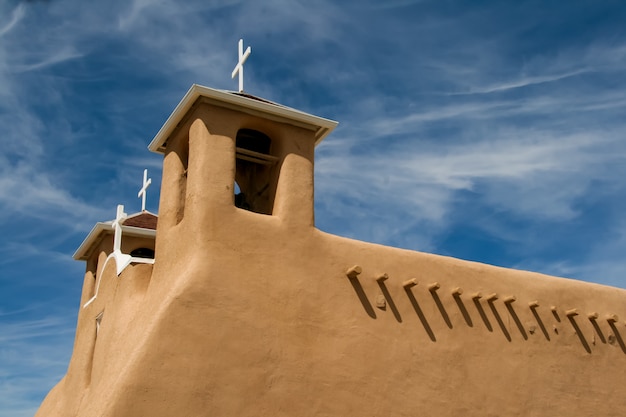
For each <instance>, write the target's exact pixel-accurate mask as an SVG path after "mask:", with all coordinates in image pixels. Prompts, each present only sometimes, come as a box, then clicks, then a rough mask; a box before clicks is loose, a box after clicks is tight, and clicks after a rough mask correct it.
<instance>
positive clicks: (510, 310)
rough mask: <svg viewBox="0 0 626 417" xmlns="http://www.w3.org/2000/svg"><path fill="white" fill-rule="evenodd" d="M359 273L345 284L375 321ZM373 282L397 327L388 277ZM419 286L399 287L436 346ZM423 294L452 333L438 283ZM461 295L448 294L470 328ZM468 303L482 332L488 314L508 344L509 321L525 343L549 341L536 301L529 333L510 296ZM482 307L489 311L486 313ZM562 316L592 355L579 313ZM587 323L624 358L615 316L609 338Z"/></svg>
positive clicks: (356, 269)
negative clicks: (534, 336)
mask: <svg viewBox="0 0 626 417" xmlns="http://www.w3.org/2000/svg"><path fill="white" fill-rule="evenodd" d="M361 273H362V268H361V267H360V266H358V265H355V266H353V267H351V268H349V269H348V270H347V271H346V272H345V275H346V276H347V277H348V281H349V282H350V284H351V286H352V288H353V290H354V293H355V294H356V296H357V298H358V300H359V302H360V303H361V305H362V307H363V309H364V310H365V313H366V314H367V315H368V316H369V317H370V318H372V319H376V318H377V316H376V310H375V309H374V305H373V304H372V303H371V302H370V300H369V298H368V296H367V294H366V292H365V290H364V288H363V285H362V284H361V281H360V279H362V278H360V277H359V276H360V275H361ZM374 279H375V280H376V281H377V284H378V288H379V289H380V292H381V294H380V295H379V296H378V298H377V299H376V303H375V305H376V307H378V308H379V309H381V310H383V311H384V310H386V309H387V306H389V309H390V310H391V312H392V313H393V316H394V318H395V319H396V321H397V322H398V323H402V316H401V315H400V311H399V309H398V306H397V303H396V300H394V299H393V297H392V296H391V293H390V291H389V287H388V285H387V282H388V279H389V276H388V275H387V274H381V275H378V276H376V277H374ZM418 285H419V282H418V281H417V279H415V278H412V279H409V280H407V281H404V282H403V283H402V287H403V289H404V293H405V294H406V297H407V300H408V301H409V304H410V305H411V307H412V308H413V311H415V314H416V315H417V317H418V318H419V320H420V322H421V324H422V327H423V329H424V331H425V332H426V335H427V336H428V338H429V339H430V340H431V341H432V342H436V341H437V337H436V335H435V332H434V330H433V327H432V326H431V325H430V323H429V321H428V319H427V317H426V315H425V314H424V310H423V309H422V307H421V306H420V303H419V302H418V301H417V298H416V297H415V295H414V293H413V291H414V287H417V286H418ZM426 290H427V291H428V293H429V294H430V295H431V297H432V300H433V303H434V304H435V306H436V307H437V310H438V311H439V314H440V315H441V317H442V319H443V321H444V322H445V324H446V326H447V327H448V328H449V329H453V327H454V326H453V322H452V320H451V318H450V314H449V312H448V311H447V310H446V308H445V306H444V303H443V301H442V298H441V296H440V293H442V291H441V285H440V284H439V283H438V282H434V283H431V284H429V285H427V286H426ZM462 294H463V289H462V288H460V287H456V288H453V289H452V291H451V296H452V298H453V299H454V302H455V304H456V306H457V307H458V311H459V313H460V314H461V316H462V318H463V321H464V322H465V323H466V324H467V326H468V327H470V328H473V327H474V322H473V321H472V318H471V315H470V311H469V310H468V307H467V306H466V305H465V301H464V300H463V298H462V297H461V296H462ZM442 296H443V295H442ZM470 299H471V301H472V304H473V308H474V309H475V310H476V313H477V314H478V316H479V317H480V318H481V320H482V322H483V324H484V326H485V328H486V329H487V330H488V331H489V332H493V330H494V329H493V326H492V324H491V320H490V318H489V317H488V312H489V313H491V314H490V315H491V316H492V318H493V320H495V322H496V323H497V324H498V327H499V328H500V331H501V333H502V334H503V335H504V337H505V338H506V340H507V341H509V342H512V337H511V333H510V331H511V329H509V327H508V326H507V324H505V322H506V323H510V322H511V321H512V322H513V323H514V324H515V328H517V331H518V332H519V334H520V335H521V336H522V338H523V339H524V340H528V338H529V336H528V334H529V333H530V334H531V335H532V334H534V333H535V332H536V330H537V328H539V329H540V330H541V333H542V335H543V337H544V339H545V340H546V341H551V337H550V333H549V332H548V328H547V327H546V324H545V322H544V319H542V318H541V315H540V314H539V307H540V306H539V302H538V301H536V300H535V301H530V302H528V308H529V310H530V313H531V314H532V317H533V318H534V321H535V322H536V325H534V324H531V325H529V327H528V330H527V329H526V327H525V326H524V324H523V323H522V321H521V320H520V318H519V315H518V313H517V311H516V308H515V307H514V304H516V303H517V298H516V297H515V296H512V295H511V296H506V297H502V298H500V297H499V296H498V294H496V293H493V294H489V295H487V296H485V297H483V295H482V293H480V292H476V293H473V294H471V295H470ZM481 300H484V302H481ZM498 300H500V301H501V303H499V304H496V302H497V301H498ZM398 301H399V302H401V301H402V300H398ZM501 304H503V305H504V307H505V311H506V312H505V313H501V310H500V311H499V310H498V307H497V306H499V305H501ZM484 305H486V306H487V307H488V309H487V311H486V309H485V307H484ZM516 305H520V303H517V304H516ZM550 311H551V313H552V316H553V318H554V320H555V323H557V324H558V323H564V322H562V320H561V316H560V314H559V312H558V309H557V307H556V306H551V307H550ZM452 313H454V312H452ZM502 314H505V315H508V317H503V315H502ZM564 314H565V316H566V317H567V323H569V325H570V326H571V327H572V329H573V330H574V333H575V334H576V336H577V337H578V340H579V341H580V344H581V345H582V347H583V348H584V349H585V351H586V352H587V353H591V352H592V349H591V346H590V344H589V341H588V340H587V338H586V337H585V335H584V333H583V331H582V330H581V328H580V326H579V325H578V323H577V321H576V316H578V315H579V313H578V310H576V309H570V310H565V311H564ZM509 318H510V319H509ZM588 319H589V321H590V322H591V326H592V327H593V330H594V333H595V335H597V337H598V340H599V341H600V342H601V343H602V344H607V343H608V344H610V345H617V346H619V347H620V349H621V351H622V353H624V354H626V344H625V343H624V339H623V338H622V335H621V334H620V332H619V330H618V328H617V324H618V323H619V319H618V317H617V316H616V315H608V316H606V321H607V322H608V324H609V327H610V331H611V332H612V334H609V335H608V336H607V335H605V333H604V332H603V330H602V328H601V326H600V324H599V323H598V319H599V314H598V313H590V314H589V315H588ZM557 324H554V325H553V326H552V328H553V331H554V334H555V335H559V328H558V326H557ZM595 340H596V339H595V336H593V340H592V342H591V343H592V344H593V345H595V344H596V342H595Z"/></svg>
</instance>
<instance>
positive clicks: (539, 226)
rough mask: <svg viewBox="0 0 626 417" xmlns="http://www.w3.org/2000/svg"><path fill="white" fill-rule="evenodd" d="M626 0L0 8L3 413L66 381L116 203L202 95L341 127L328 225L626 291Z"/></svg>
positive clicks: (325, 216)
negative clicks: (240, 50) (243, 49)
mask: <svg viewBox="0 0 626 417" xmlns="http://www.w3.org/2000/svg"><path fill="white" fill-rule="evenodd" d="M624 22H626V5H625V4H624V3H623V2H622V1H601V2H598V1H575V0H574V1H567V2H565V1H509V2H496V1H471V2H460V1H445V0H444V1H441V0H437V1H435V0H433V1H428V0H423V1H409V0H396V1H386V2H383V1H342V2H330V1H303V0H302V1H287V0H265V1H249V2H245V1H222V2H219V1H211V2H207V1H204V0H199V1H193V0H189V1H185V2H175V1H168V0H160V1H157V0H134V1H128V0H126V1H116V0H111V1H107V2H82V1H76V0H74V1H70V0H68V1H64V0H58V1H57V0H50V1H27V2H18V1H11V0H0V132H2V133H1V134H0V145H1V146H2V149H3V151H2V152H1V153H0V235H1V236H2V239H1V240H0V253H1V254H2V257H1V260H0V416H11V417H14V416H30V415H32V414H33V413H34V412H35V410H36V409H37V407H38V405H39V403H40V402H41V401H42V399H43V397H44V396H45V394H46V393H47V391H48V390H49V389H50V388H51V387H52V386H53V385H54V384H55V383H56V382H57V381H58V380H59V379H60V378H61V376H62V375H63V374H64V373H65V370H66V367H67V363H68V361H69V358H70V355H71V350H72V344H73V337H74V325H75V322H76V316H77V311H78V302H79V297H80V291H81V285H82V276H83V272H84V264H83V263H81V262H76V261H73V260H72V258H71V255H72V253H73V252H74V250H75V249H76V248H77V247H78V246H79V244H80V243H81V242H82V240H83V238H84V237H85V236H86V234H87V233H88V232H89V230H90V229H91V227H92V226H93V225H94V223H95V222H97V221H105V220H110V219H112V218H113V217H115V208H116V205H117V204H120V203H121V204H124V205H125V206H126V211H127V212H128V213H132V212H136V211H139V210H140V208H141V202H140V200H139V199H138V198H137V197H136V195H137V191H138V189H139V187H140V185H141V179H142V173H143V169H144V168H148V169H149V174H150V177H152V179H153V186H152V187H151V188H150V190H149V193H148V209H149V210H151V211H153V212H157V211H158V184H159V183H160V178H161V177H160V175H161V171H160V167H161V159H160V157H159V155H156V154H152V153H150V152H149V151H147V149H146V146H147V145H148V143H149V142H150V140H151V139H152V137H153V136H154V135H155V134H156V132H157V131H158V129H159V128H160V126H161V125H162V124H163V123H164V121H165V120H166V118H167V116H168V115H169V113H170V112H171V111H172V110H173V108H174V107H175V105H176V104H177V103H178V101H179V100H180V99H181V98H182V96H183V95H184V94H185V92H186V91H187V89H188V88H189V87H190V86H191V84H193V83H197V84H202V85H206V86H209V87H213V88H220V89H229V90H235V89H236V88H237V81H236V80H231V78H230V74H231V71H232V69H233V67H234V65H235V63H236V60H237V41H238V39H239V38H240V37H243V38H244V42H245V45H246V46H248V45H249V46H251V47H252V54H251V56H250V58H249V59H248V61H247V63H246V65H245V89H246V92H249V93H251V94H254V95H257V96H260V97H264V98H267V99H269V100H273V101H276V102H279V103H282V104H285V105H288V106H291V107H294V108H297V109H300V110H304V111H307V112H310V113H313V114H315V115H319V116H323V117H327V118H330V119H334V120H337V121H339V122H340V124H339V126H338V128H337V129H336V130H335V131H334V132H333V134H332V135H331V136H329V137H328V138H327V139H326V140H325V141H324V142H323V143H322V144H321V145H320V146H319V147H318V148H317V154H316V158H317V161H316V222H317V226H318V227H319V228H320V229H322V230H325V231H328V232H331V233H334V234H339V235H343V236H348V237H352V238H355V239H360V240H365V241H371V242H377V243H382V244H385V245H392V246H398V247H403V248H409V249H415V250H421V251H427V252H434V253H439V254H444V255H450V256H455V257H459V258H463V259H470V260H476V261H480V262H486V263H491V264H496V265H502V266H506V267H512V268H520V269H528V270H533V271H539V272H544V273H548V274H553V275H559V276H566V277H571V278H575V279H580V280H585V281H590V282H597V283H600V284H605V285H613V286H618V287H621V288H625V287H626V278H625V275H626V261H625V260H624V258H625V256H624V254H625V253H626V181H624V178H626V112H625V111H626V71H625V70H626V25H625V24H624Z"/></svg>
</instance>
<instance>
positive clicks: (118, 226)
mask: <svg viewBox="0 0 626 417" xmlns="http://www.w3.org/2000/svg"><path fill="white" fill-rule="evenodd" d="M126 216H127V214H126V213H124V206H123V205H122V204H119V205H118V206H117V214H116V216H115V220H113V229H114V230H115V236H114V237H113V251H114V252H120V253H121V249H122V220H124V219H125V218H126Z"/></svg>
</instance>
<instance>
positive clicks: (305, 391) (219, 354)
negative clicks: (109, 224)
mask: <svg viewBox="0 0 626 417" xmlns="http://www.w3.org/2000/svg"><path fill="white" fill-rule="evenodd" d="M194 112H195V113H194V115H193V117H190V118H189V119H188V120H187V121H186V122H185V123H183V124H182V125H181V127H180V129H179V131H178V133H177V134H176V135H177V136H175V137H173V138H172V139H171V142H170V143H169V144H168V148H167V149H168V150H167V152H166V155H165V159H164V175H163V185H162V193H161V198H162V200H161V203H160V207H161V209H160V218H159V224H158V230H157V242H156V246H157V252H156V262H155V264H154V268H153V269H152V267H151V266H148V265H137V266H133V267H131V268H129V269H127V270H125V271H124V272H123V273H122V275H121V276H120V277H119V278H118V277H117V276H116V275H115V268H114V266H113V265H111V266H109V265H107V267H106V268H105V270H104V271H103V275H102V277H103V278H102V280H103V281H102V282H103V286H101V288H100V293H99V296H98V297H97V299H96V300H95V301H94V302H93V303H92V304H90V305H89V306H88V307H87V308H85V309H82V310H81V312H80V316H79V323H78V327H77V338H76V345H75V350H74V354H73V357H72V362H71V364H70V367H69V369H68V374H67V376H66V378H65V379H64V380H63V381H62V382H61V383H60V384H59V385H58V386H57V387H56V388H55V389H54V390H53V391H52V392H51V393H50V394H49V395H48V397H47V398H46V400H45V402H44V403H43V404H42V407H41V409H40V411H39V413H38V416H68V415H72V416H73V415H79V416H115V417H124V416H172V415H193V416H196V415H207V416H238V417H239V416H255V417H258V416H268V417H269V416H272V417H273V416H415V415H422V414H423V415H431V416H460V415H463V416H476V417H478V416H480V417H483V416H550V417H552V416H562V415H568V416H590V415H598V416H622V415H624V413H626V403H625V402H624V400H623V399H622V395H621V394H622V387H623V386H624V385H625V383H626V373H625V372H622V371H623V370H624V369H625V367H626V346H625V344H624V339H625V338H626V326H625V325H624V318H626V303H625V302H624V301H625V300H626V291H624V290H620V289H616V288H610V287H604V286H600V285H595V284H588V283H583V282H578V281H572V280H566V279H561V278H554V277H548V276H544V275H540V274H535V273H530V272H523V271H515V270H508V269H503V268H497V267H492V266H487V265H482V264H477V263H472V262H466V261H460V260H456V259H452V258H446V257H440V256H435V255H429V254H423V253H418V252H411V251H406V250H400V249H394V248H389V247H383V246H379V245H373V244H368V243H363V242H357V241H353V240H349V239H345V238H340V237H336V236H332V235H328V234H326V233H323V232H320V231H319V230H317V229H315V228H314V227H313V226H312V202H313V194H312V190H313V184H312V179H313V176H312V169H313V163H312V158H313V142H312V134H310V133H308V132H307V131H305V130H304V129H300V128H296V127H293V126H286V125H285V126H283V125H281V124H276V123H273V124H268V125H267V126H260V127H259V124H261V122H260V121H259V120H257V119H256V118H255V117H252V116H249V115H243V116H242V115H240V114H237V113H236V112H234V111H230V110H228V111H226V110H224V111H223V110H220V109H214V108H211V107H203V106H200V107H199V108H197V109H195V110H194ZM255 123H256V125H255ZM250 125H252V126H253V127H254V126H256V128H263V127H265V128H268V129H269V127H268V126H271V129H273V131H272V132H270V133H271V136H272V137H273V138H274V137H280V135H285V137H289V138H290V139H292V140H293V142H292V143H293V146H292V148H291V149H290V150H289V151H288V152H285V153H284V154H282V156H281V157H282V159H281V163H280V164H279V165H278V168H277V169H279V173H280V177H279V178H278V180H277V184H276V196H275V205H274V214H273V215H271V216H270V215H262V214H258V213H252V212H249V211H245V210H241V209H237V208H236V207H234V205H233V190H232V184H233V181H234V164H235V160H234V157H233V156H234V135H235V134H236V131H237V130H238V129H239V128H240V127H248V126H250ZM187 134H189V136H190V138H189V151H188V152H187V148H186V146H187V145H186V144H187ZM187 155H189V162H188V163H187ZM181 213H182V215H181ZM354 265H359V266H360V267H361V269H362V273H361V274H359V275H356V276H353V277H352V278H349V277H348V276H347V275H346V271H348V270H349V269H350V268H351V267H353V266H354ZM382 274H387V275H388V279H387V280H385V281H377V280H376V278H377V277H379V276H380V275H382ZM413 278H415V279H416V280H417V281H419V284H417V285H416V286H413V287H410V288H409V287H405V286H403V284H404V283H405V282H407V281H408V280H410V279H413ZM104 283H106V284H104ZM434 283H437V284H438V288H435V287H436V286H431V289H432V290H429V285H430V284H434ZM457 288H460V289H462V293H460V294H459V295H457V296H456V297H455V296H454V295H453V291H454V290H455V289H457ZM478 292H480V293H481V294H482V298H476V299H474V298H472V296H473V295H474V294H475V293H478ZM100 294H101V295H102V296H100ZM492 294H496V295H497V298H493V299H492V301H487V298H488V297H489V296H490V295H492ZM512 297H514V298H512ZM383 299H384V302H385V306H384V308H383V307H382V301H383ZM535 301H536V302H537V303H536V306H534V307H531V306H530V305H529V303H531V302H535ZM379 305H380V307H379ZM533 305H534V304H533ZM552 306H554V311H553V310H552ZM573 309H576V312H577V313H578V315H572V314H573V313H574V311H573ZM101 311H104V316H103V319H102V322H101V327H100V332H99V334H98V337H97V338H95V329H96V322H95V321H96V320H95V319H96V317H97V315H98V314H99V313H100V312H101ZM568 312H569V314H570V316H568V315H567V314H568ZM594 312H595V313H598V317H597V319H590V318H589V314H590V313H594ZM615 316H618V321H617V322H613V321H611V320H613V319H614V318H615ZM94 346H95V347H94ZM92 352H93V353H92ZM91 358H93V359H91ZM91 360H92V362H90V361H91ZM86 375H89V377H87V376H86Z"/></svg>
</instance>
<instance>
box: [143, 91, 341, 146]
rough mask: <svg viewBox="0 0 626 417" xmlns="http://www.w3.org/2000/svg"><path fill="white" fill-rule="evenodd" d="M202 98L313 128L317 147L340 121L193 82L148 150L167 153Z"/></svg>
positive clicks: (257, 114)
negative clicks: (176, 132) (178, 129)
mask: <svg viewBox="0 0 626 417" xmlns="http://www.w3.org/2000/svg"><path fill="white" fill-rule="evenodd" d="M199 101H203V102H207V103H210V104H213V105H215V106H219V107H225V108H229V109H237V110H238V111H241V112H244V113H249V114H252V115H255V116H260V117H263V118H265V119H271V120H275V121H277V122H281V123H287V124H291V125H294V126H298V127H302V128H305V129H308V130H311V131H313V132H315V145H316V146H317V145H318V144H319V143H320V142H321V141H322V140H323V139H324V138H325V137H326V136H327V135H328V134H330V132H332V131H333V129H334V128H335V127H336V126H337V124H338V123H337V122H336V121H334V120H329V119H324V118H322V117H318V116H314V115H312V114H308V113H305V112H302V111H299V110H295V109H292V108H290V107H286V106H283V105H280V104H276V103H273V102H271V101H268V100H265V99H262V98H258V97H255V96H252V95H250V94H247V93H243V92H239V93H238V92H233V91H227V90H216V89H213V88H209V87H204V86H201V85H198V84H193V85H192V86H191V88H190V89H189V91H187V94H185V96H184V97H183V98H182V100H181V101H180V103H178V105H177V106H176V108H175V109H174V111H173V112H172V114H171V115H170V116H169V117H168V119H167V121H166V122H165V124H164V125H163V126H162V127H161V129H160V130H159V132H158V133H157V134H156V136H155V137H154V139H152V142H150V145H148V149H150V150H151V151H152V152H157V153H163V152H164V150H165V144H166V142H167V140H168V138H169V136H170V135H171V134H172V133H173V132H174V130H175V129H176V127H177V126H178V124H179V123H180V122H181V121H182V119H183V118H184V117H185V115H186V114H187V113H188V112H189V110H190V109H191V108H192V107H193V106H194V105H195V104H196V103H197V102H199Z"/></svg>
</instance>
